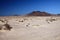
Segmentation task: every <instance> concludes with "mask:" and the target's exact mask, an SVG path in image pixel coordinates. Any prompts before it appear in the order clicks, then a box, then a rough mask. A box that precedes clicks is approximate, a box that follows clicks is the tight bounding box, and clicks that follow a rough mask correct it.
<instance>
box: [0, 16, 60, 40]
mask: <svg viewBox="0 0 60 40" xmlns="http://www.w3.org/2000/svg"><path fill="white" fill-rule="evenodd" d="M0 19H3V20H5V19H6V20H7V21H8V24H9V25H10V26H11V27H12V29H11V31H7V30H0V40H60V17H19V16H18V17H13V16H12V17H0ZM52 19H55V20H52ZM51 20H52V21H51ZM3 24H4V23H2V22H1V21H0V25H3Z"/></svg>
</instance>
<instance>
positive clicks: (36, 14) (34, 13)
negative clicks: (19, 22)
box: [27, 11, 52, 16]
mask: <svg viewBox="0 0 60 40" xmlns="http://www.w3.org/2000/svg"><path fill="white" fill-rule="evenodd" d="M27 16H52V14H49V13H47V12H40V11H33V12H31V13H29V14H27Z"/></svg>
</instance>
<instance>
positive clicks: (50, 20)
mask: <svg viewBox="0 0 60 40" xmlns="http://www.w3.org/2000/svg"><path fill="white" fill-rule="evenodd" d="M46 21H47V22H48V23H50V22H53V21H56V18H53V17H51V18H50V19H47V20H46Z"/></svg>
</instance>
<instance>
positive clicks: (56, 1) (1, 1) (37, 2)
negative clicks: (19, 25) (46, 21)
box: [0, 0, 60, 16]
mask: <svg viewBox="0 0 60 40" xmlns="http://www.w3.org/2000/svg"><path fill="white" fill-rule="evenodd" d="M32 11H45V12H48V13H52V14H57V13H60V0H0V16H5V15H15V14H18V15H25V14H28V13H30V12H32Z"/></svg>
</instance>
